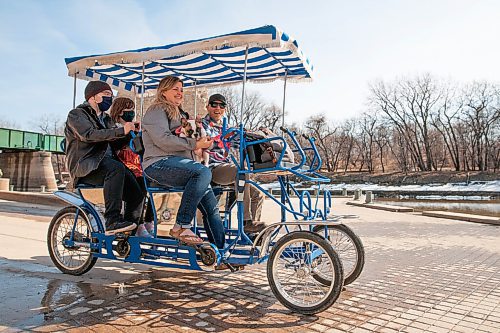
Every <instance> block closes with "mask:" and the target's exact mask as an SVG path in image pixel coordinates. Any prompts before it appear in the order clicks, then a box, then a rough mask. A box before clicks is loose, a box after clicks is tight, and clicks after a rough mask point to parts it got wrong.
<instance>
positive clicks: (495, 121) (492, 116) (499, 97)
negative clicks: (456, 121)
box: [464, 82, 500, 171]
mask: <svg viewBox="0 0 500 333" xmlns="http://www.w3.org/2000/svg"><path fill="white" fill-rule="evenodd" d="M465 106H466V108H465V113H464V117H465V120H466V123H467V124H468V125H469V127H470V130H471V131H470V132H469V133H470V135H471V136H470V139H471V142H470V144H471V148H472V160H473V168H474V169H475V168H476V167H477V168H478V170H480V171H484V170H486V169H487V167H488V164H489V163H488V162H489V161H488V159H489V158H490V156H491V150H492V147H493V146H494V145H496V142H494V141H492V137H491V135H492V133H494V132H495V130H497V128H498V126H499V124H500V88H499V87H496V86H493V85H492V84H489V83H487V82H475V83H473V84H472V85H470V86H469V87H467V88H466V92H465ZM493 155H494V154H493Z"/></svg>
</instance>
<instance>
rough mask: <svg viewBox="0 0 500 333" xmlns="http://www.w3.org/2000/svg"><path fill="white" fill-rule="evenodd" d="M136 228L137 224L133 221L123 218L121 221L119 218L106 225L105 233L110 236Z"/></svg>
mask: <svg viewBox="0 0 500 333" xmlns="http://www.w3.org/2000/svg"><path fill="white" fill-rule="evenodd" d="M135 228H137V224H135V223H133V222H129V221H123V220H121V221H120V220H119V221H116V222H114V223H109V224H108V225H107V226H106V232H105V235H106V236H109V235H114V234H117V233H119V232H126V231H132V230H134V229H135Z"/></svg>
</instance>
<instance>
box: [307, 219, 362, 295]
mask: <svg viewBox="0 0 500 333" xmlns="http://www.w3.org/2000/svg"><path fill="white" fill-rule="evenodd" d="M313 230H314V232H316V233H317V234H319V235H321V236H322V237H325V226H324V225H318V226H316V227H314V229H313ZM325 238H326V239H327V240H328V241H329V242H330V244H332V247H333V249H334V250H335V252H337V254H338V255H339V257H340V260H341V261H342V266H343V268H344V278H345V280H344V285H348V284H351V283H353V282H354V281H355V280H356V279H357V278H358V277H359V275H360V274H361V272H362V271H363V267H364V265H365V249H364V247H363V243H362V242H361V239H360V238H359V237H358V236H357V235H356V234H355V233H354V231H352V229H350V228H349V227H348V226H346V225H344V224H335V225H329V226H328V231H327V234H326V237H325ZM315 278H316V280H318V281H319V282H321V283H323V284H325V285H327V284H329V283H330V281H329V280H328V279H327V278H326V277H324V276H321V275H317V276H316V277H315Z"/></svg>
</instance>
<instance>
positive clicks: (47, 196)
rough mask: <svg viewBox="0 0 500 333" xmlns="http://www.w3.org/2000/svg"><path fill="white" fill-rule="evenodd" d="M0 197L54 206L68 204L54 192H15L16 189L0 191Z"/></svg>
mask: <svg viewBox="0 0 500 333" xmlns="http://www.w3.org/2000/svg"><path fill="white" fill-rule="evenodd" d="M0 199H2V200H8V201H18V202H25V203H30V204H38V205H49V206H55V207H62V206H67V205H68V204H67V203H65V202H64V201H62V200H61V199H59V198H58V197H56V196H55V195H54V194H52V193H50V192H47V193H34V192H17V191H0Z"/></svg>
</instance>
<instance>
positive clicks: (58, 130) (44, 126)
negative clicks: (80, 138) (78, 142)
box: [31, 114, 64, 135]
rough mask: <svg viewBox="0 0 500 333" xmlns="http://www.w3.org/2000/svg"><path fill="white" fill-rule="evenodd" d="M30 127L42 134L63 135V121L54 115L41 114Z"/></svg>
mask: <svg viewBox="0 0 500 333" xmlns="http://www.w3.org/2000/svg"><path fill="white" fill-rule="evenodd" d="M31 126H32V127H33V128H34V129H35V130H37V131H40V132H42V133H43V134H51V135H64V119H62V118H61V117H60V116H58V115H55V114H43V115H41V116H40V117H38V118H37V119H35V120H34V121H32V122H31Z"/></svg>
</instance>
